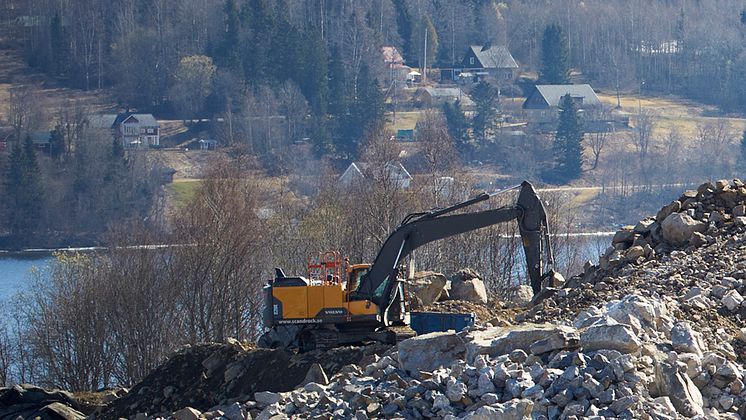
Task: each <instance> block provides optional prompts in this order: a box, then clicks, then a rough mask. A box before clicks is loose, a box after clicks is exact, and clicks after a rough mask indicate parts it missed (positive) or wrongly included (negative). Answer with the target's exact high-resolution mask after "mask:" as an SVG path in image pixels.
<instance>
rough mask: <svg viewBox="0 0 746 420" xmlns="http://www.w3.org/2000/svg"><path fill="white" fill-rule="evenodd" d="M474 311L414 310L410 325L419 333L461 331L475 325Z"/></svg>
mask: <svg viewBox="0 0 746 420" xmlns="http://www.w3.org/2000/svg"><path fill="white" fill-rule="evenodd" d="M474 320H475V316H474V314H473V313H440V312H412V313H411V314H410V320H409V326H410V328H412V329H413V330H414V331H415V332H417V334H418V335H419V334H427V333H431V332H435V331H448V330H455V331H456V332H459V331H461V330H463V329H464V328H466V327H471V326H473V325H474Z"/></svg>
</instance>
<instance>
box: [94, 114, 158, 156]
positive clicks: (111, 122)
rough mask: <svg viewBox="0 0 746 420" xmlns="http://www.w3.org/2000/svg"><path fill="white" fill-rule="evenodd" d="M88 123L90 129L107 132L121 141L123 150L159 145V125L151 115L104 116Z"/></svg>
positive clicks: (96, 117)
mask: <svg viewBox="0 0 746 420" xmlns="http://www.w3.org/2000/svg"><path fill="white" fill-rule="evenodd" d="M88 122H89V125H90V127H91V128H96V129H101V130H109V131H110V132H111V134H112V135H113V136H114V137H115V138H118V139H121V140H122V146H124V147H125V148H130V149H139V148H146V147H157V146H160V144H161V125H160V124H159V123H158V121H156V119H155V117H153V114H134V113H131V112H125V113H121V114H104V115H96V116H93V117H91V118H90V119H89V121H88Z"/></svg>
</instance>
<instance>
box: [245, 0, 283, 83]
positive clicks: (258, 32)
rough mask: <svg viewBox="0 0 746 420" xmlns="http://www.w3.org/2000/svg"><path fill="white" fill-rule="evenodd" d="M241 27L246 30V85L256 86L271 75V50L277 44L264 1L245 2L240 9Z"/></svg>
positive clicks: (271, 19)
mask: <svg viewBox="0 0 746 420" xmlns="http://www.w3.org/2000/svg"><path fill="white" fill-rule="evenodd" d="M242 17H243V26H244V28H247V29H248V33H247V34H246V38H245V39H244V42H243V44H244V53H243V60H244V61H243V68H244V79H245V80H246V82H247V83H249V84H253V85H258V84H260V83H261V82H264V81H265V80H267V79H268V78H269V77H270V76H271V74H272V67H271V66H272V62H271V61H270V60H271V59H272V58H273V57H274V56H275V55H279V56H281V57H282V56H283V54H270V51H271V48H272V46H273V45H275V44H274V43H275V42H278V40H277V39H275V37H276V33H275V32H274V26H275V25H274V19H273V17H272V14H271V13H270V10H269V7H268V5H267V3H266V1H265V0H247V4H245V5H244V7H243V9H242Z"/></svg>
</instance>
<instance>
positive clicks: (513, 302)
mask: <svg viewBox="0 0 746 420" xmlns="http://www.w3.org/2000/svg"><path fill="white" fill-rule="evenodd" d="M533 298H534V290H533V289H532V288H531V286H528V285H525V284H521V285H519V286H515V287H512V288H510V290H508V297H507V300H506V301H505V303H506V304H507V305H508V306H511V307H518V308H520V307H524V306H528V305H529V304H531V300H532V299H533Z"/></svg>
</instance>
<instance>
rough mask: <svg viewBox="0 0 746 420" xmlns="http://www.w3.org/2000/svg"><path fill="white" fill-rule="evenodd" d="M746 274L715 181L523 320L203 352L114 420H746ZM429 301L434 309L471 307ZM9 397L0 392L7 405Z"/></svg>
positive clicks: (743, 237) (734, 195)
mask: <svg viewBox="0 0 746 420" xmlns="http://www.w3.org/2000/svg"><path fill="white" fill-rule="evenodd" d="M462 274H463V273H462ZM462 277H463V276H462ZM744 279H746V187H745V186H744V185H743V183H741V182H740V181H738V180H736V181H733V182H728V181H718V182H717V183H715V184H709V183H707V184H703V185H702V186H700V187H699V188H698V189H697V190H696V191H687V192H685V193H684V194H683V195H682V196H681V198H680V199H679V200H677V201H675V202H673V203H672V204H670V205H668V206H666V207H664V208H663V209H661V211H660V212H659V213H658V214H657V215H656V216H655V217H651V218H648V219H645V220H643V221H641V222H640V223H639V224H637V225H636V226H630V227H627V228H624V229H622V230H620V231H619V232H618V233H617V234H616V235H615V237H614V239H613V241H612V246H611V247H610V248H609V249H608V250H607V252H606V253H605V254H604V255H603V256H602V258H601V259H600V263H599V265H598V266H593V265H591V264H587V265H586V268H585V271H584V273H583V274H582V275H579V276H576V277H573V278H570V279H568V281H567V282H566V284H565V286H564V287H562V288H559V289H551V288H550V289H545V290H544V291H543V292H542V294H541V295H540V296H539V297H538V298H537V302H535V305H533V306H532V307H530V308H526V309H525V310H515V309H513V310H510V311H507V310H506V311H500V310H496V309H495V308H494V307H491V308H489V309H485V312H484V315H483V316H481V317H480V319H481V321H482V322H481V323H480V325H478V326H476V327H474V328H472V329H470V330H467V331H463V332H460V333H455V332H447V333H432V334H425V335H422V336H418V337H414V338H411V339H408V340H405V341H403V342H401V343H399V345H398V346H396V347H392V348H385V347H382V346H378V347H377V348H376V349H370V348H347V349H338V350H337V351H335V352H331V353H330V354H318V355H312V354H308V355H295V356H290V355H287V354H285V355H280V354H274V353H262V352H266V351H259V350H255V349H251V348H245V347H242V346H240V345H238V344H236V343H234V344H226V345H217V344H216V345H206V346H208V347H204V346H202V347H199V346H198V347H195V348H191V349H187V350H184V351H183V352H182V353H179V354H177V355H176V356H175V357H173V358H172V359H171V360H170V361H169V362H168V363H167V364H166V365H164V366H162V367H161V368H159V369H158V370H157V371H156V372H154V373H153V374H151V375H150V376H149V377H148V378H147V379H146V380H144V381H143V383H141V384H139V385H138V386H137V387H136V388H134V389H133V390H132V391H131V392H130V393H129V394H128V395H127V396H126V397H123V398H120V399H118V400H115V401H114V402H112V403H111V404H110V405H109V407H108V408H107V409H106V410H105V411H103V415H104V416H106V417H108V418H117V417H119V416H124V417H130V418H146V417H149V416H155V415H160V416H164V417H168V416H170V417H172V418H176V419H198V418H205V419H211V418H221V417H222V418H227V419H247V418H260V419H270V418H275V419H280V418H286V417H294V418H313V419H316V418H340V419H342V418H356V419H366V418H382V417H386V418H413V419H417V418H433V417H436V418H444V419H445V418H448V419H454V418H471V419H495V418H497V419H520V418H534V419H544V418H546V419H571V418H598V419H601V418H629V419H631V418H654V419H675V418H690V417H695V418H712V419H740V418H746V387H745V386H744V380H745V379H744V377H743V375H744V372H745V369H746V328H744V317H745V316H746V304H745V303H744V297H743V296H745V295H746V283H744ZM430 282H431V283H437V284H439V285H440V284H443V285H442V286H439V287H444V288H445V284H446V283H447V282H446V281H445V280H444V279H440V280H432V281H430ZM469 282H471V283H476V281H475V280H473V279H470V280H469ZM428 293H429V295H428V296H429V298H428V299H425V300H426V301H427V300H432V301H433V302H423V303H430V306H428V308H437V307H441V308H444V309H445V310H447V308H461V307H468V306H470V305H473V304H463V303H459V302H454V301H450V302H440V303H436V302H434V301H435V300H437V299H439V296H437V295H438V294H437V293H430V292H428ZM480 299H481V297H480ZM479 305H482V307H486V306H489V305H484V304H483V303H480V304H479ZM500 314H502V315H506V314H507V315H509V316H510V319H505V316H502V317H501V316H499V315H500ZM488 318H489V319H488ZM489 321H492V322H489ZM209 346H212V347H209ZM214 354H219V355H221V356H214ZM260 354H261V355H263V356H261V357H263V359H261V362H258V363H254V364H252V363H251V362H247V360H255V359H254V358H260V356H259V355H260ZM223 356H226V357H223ZM275 358H276V359H277V360H275ZM330 358H332V359H334V360H335V361H334V362H333V363H330V362H329V360H330ZM215 359H220V363H217V362H215V363H217V364H216V366H217V367H213V362H214V361H215ZM256 360H259V359H256ZM169 366H170V367H169ZM174 372H181V373H179V374H175V373H174ZM285 372H291V373H290V374H287V375H286V376H283V375H285ZM327 375H328V376H327ZM282 377H287V378H292V379H287V380H279V379H278V378H282ZM278 381H279V382H278ZM9 392H10V390H4V391H3V390H0V409H2V404H3V401H4V399H3V398H4V396H5V395H10V394H8V393H9ZM68 402H69V404H68V405H72V404H74V401H68ZM60 404H61V405H64V404H65V402H64V401H63V402H61V403H60ZM58 408H59V407H58ZM69 418H75V417H69Z"/></svg>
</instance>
